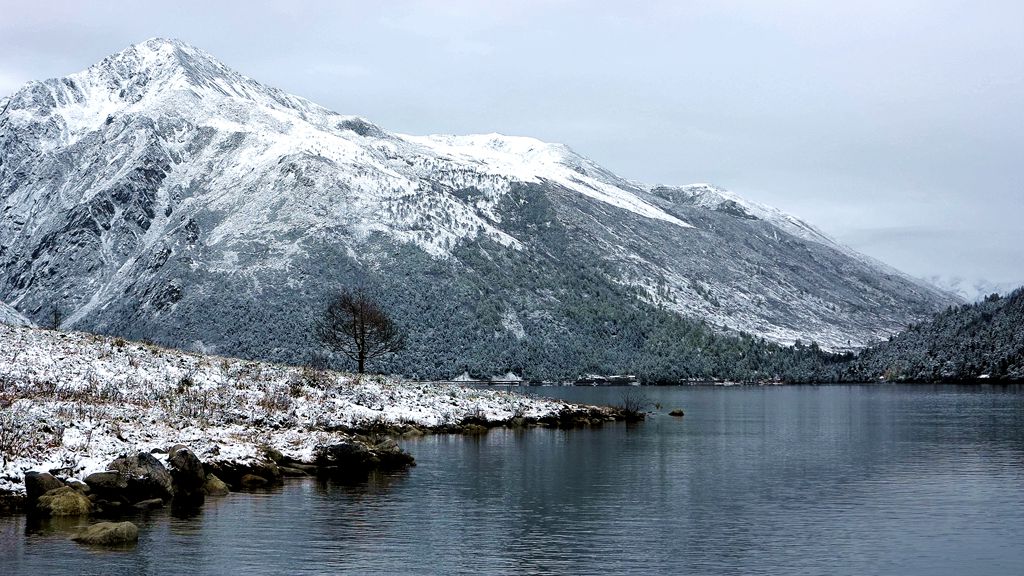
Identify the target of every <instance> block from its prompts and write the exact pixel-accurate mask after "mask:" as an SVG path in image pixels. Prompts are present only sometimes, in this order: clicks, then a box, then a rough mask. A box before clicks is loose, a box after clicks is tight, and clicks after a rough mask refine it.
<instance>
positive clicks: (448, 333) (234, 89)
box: [0, 39, 953, 376]
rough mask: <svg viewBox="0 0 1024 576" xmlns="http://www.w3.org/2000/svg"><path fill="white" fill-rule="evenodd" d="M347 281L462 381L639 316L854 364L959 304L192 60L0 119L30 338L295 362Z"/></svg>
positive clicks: (546, 166) (701, 205)
mask: <svg viewBox="0 0 1024 576" xmlns="http://www.w3.org/2000/svg"><path fill="white" fill-rule="evenodd" d="M353 282H359V283H362V284H363V285H364V286H366V287H367V288H368V289H372V290H374V291H376V292H377V293H378V294H379V295H380V297H381V298H382V299H383V300H385V301H386V302H388V303H390V305H391V307H392V308H393V309H394V310H395V311H396V315H398V316H399V317H400V319H401V321H402V322H403V323H405V324H406V325H407V326H408V327H409V328H410V332H411V335H412V338H411V339H410V347H409V349H408V350H407V351H406V352H405V353H404V355H403V356H402V357H401V358H400V359H399V360H396V362H398V364H397V366H398V367H399V368H400V369H410V367H416V368H415V370H416V371H417V373H418V374H420V375H449V376H454V375H455V374H459V373H461V372H463V370H464V368H466V367H467V366H466V365H464V363H467V362H469V364H471V365H469V366H468V367H469V368H471V369H473V368H475V367H476V368H480V369H484V368H482V367H479V366H475V365H472V362H476V360H473V361H472V362H470V361H467V360H466V359H467V358H470V359H474V358H475V359H481V358H488V359H489V360H487V361H486V362H485V363H487V362H490V363H497V364H501V365H502V366H504V368H501V367H500V366H498V368H497V369H499V370H502V371H503V370H505V369H508V368H514V367H515V365H517V363H518V364H521V363H522V362H534V361H535V360H536V359H537V358H539V357H541V356H543V355H544V354H545V350H547V351H548V352H547V353H548V354H551V353H555V352H558V351H559V350H560V351H561V352H560V353H562V354H571V353H572V352H571V351H566V350H563V349H562V348H560V347H561V346H563V344H562V343H561V342H562V341H564V340H574V339H576V340H578V341H576V342H574V344H573V346H574V347H573V348H572V350H576V349H579V350H587V351H590V352H588V354H590V355H594V354H598V355H600V352H599V351H600V350H603V349H611V348H614V347H615V346H618V345H619V342H620V341H621V340H622V337H623V336H624V335H627V334H632V332H631V331H630V330H631V328H629V327H628V326H624V325H622V324H628V322H626V321H625V320H623V319H622V318H619V320H617V321H615V322H612V321H611V320H609V318H618V316H616V314H620V313H621V311H622V310H624V309H630V310H634V311H637V312H638V313H640V312H643V311H648V312H650V311H655V310H659V311H662V312H665V311H667V312H669V313H670V314H672V315H679V316H685V317H695V318H701V319H705V320H707V321H708V322H709V323H711V324H713V325H714V326H717V327H718V328H719V329H723V330H741V331H746V332H749V333H752V334H755V335H760V336H764V337H765V338H767V339H770V340H774V341H778V342H784V343H785V342H792V341H794V340H797V339H803V340H805V341H810V340H813V341H817V342H818V343H819V344H821V345H823V346H827V347H833V348H844V347H847V346H858V345H861V344H863V343H865V342H866V341H868V340H871V339H874V338H879V337H883V336H887V335H888V334H891V333H892V332H894V331H896V330H898V329H899V328H901V327H903V326H905V325H906V324H907V323H908V322H911V321H916V320H920V319H922V318H923V317H925V316H927V315H928V314H929V313H930V312H932V311H934V310H936V309H937V308H940V307H943V306H945V305H947V304H949V303H951V302H952V301H953V298H952V297H951V296H950V295H948V294H946V293H943V292H940V291H938V290H936V289H934V288H932V287H930V286H928V285H927V284H924V283H921V282H918V281H914V280H911V279H909V278H907V277H906V276H904V275H902V274H900V273H898V272H896V271H894V270H892V269H889V268H886V267H884V266H881V265H878V264H877V263H874V262H872V261H870V260H868V259H866V258H865V257H863V256H860V255H859V254H856V253H854V252H853V251H851V250H849V249H848V248H846V247H844V246H841V245H839V244H837V243H836V242H834V241H833V240H831V239H830V238H828V237H827V236H825V235H824V234H822V233H821V232H819V231H818V230H816V229H815V228H814V227H812V226H810V225H808V224H806V223H804V222H802V221H800V220H799V219H797V218H795V217H793V216H790V215H787V214H785V213H782V212H780V211H778V210H775V209H772V208H768V207H765V206H760V205H758V204H755V203H752V202H747V201H745V200H743V199H742V198H740V197H738V196H736V195H735V194H732V193H730V192H727V191H724V190H721V189H718V188H715V187H713V186H709V185H703V184H700V185H692V186H684V187H665V186H648V185H643V184H639V183H636V182H632V181H629V180H625V179H623V178H620V177H618V176H616V175H614V174H612V173H610V172H609V171H607V170H605V169H603V168H601V167H600V166H598V165H596V164H595V163H593V162H591V161H590V160H587V159H586V158H583V157H582V156H580V155H578V154H576V153H574V152H573V151H572V150H570V149H569V148H568V147H566V146H563V145H559V144H548V143H545V142H541V141H539V140H535V139H532V138H525V137H510V136H503V135H500V134H485V135H472V136H407V135H402V134H395V133H391V132H387V131H385V130H383V129H382V128H380V127H378V126H376V125H374V124H372V123H370V122H368V121H366V120H364V119H362V118H359V117H355V116H344V115H340V114H337V113H334V112H331V111H329V110H326V109H324V108H322V107H320V106H317V105H316V104H313V103H311V102H309V101H306V100H304V99H302V98H299V97H296V96H292V95H289V94H286V93H284V92H281V91H280V90H276V89H273V88H269V87H266V86H263V85H262V84H260V83H258V82H256V81H254V80H252V79H249V78H247V77H245V76H242V75H241V74H238V73H237V72H234V71H232V70H230V69H228V68H227V67H225V66H224V65H223V64H221V63H219V62H218V61H217V60H216V59H215V58H213V57H212V56H210V55H209V54H207V53H206V52H204V51H202V50H199V49H197V48H195V47H192V46H190V45H188V44H185V43H182V42H179V41H175V40H163V39H153V40H148V41H146V42H143V43H141V44H138V45H135V46H132V47H129V48H128V49H126V50H124V51H123V52H120V53H118V54H114V55H112V56H110V57H108V58H106V59H104V60H103V61H101V62H99V63H98V64H96V65H94V66H92V67H91V68H89V69H87V70H85V71H83V72H80V73H77V74H72V75H70V76H68V77H65V78H58V79H51V80H46V81H42V82H31V83H29V84H28V85H26V86H25V87H24V88H22V89H21V90H20V91H18V92H17V93H16V94H14V95H13V96H11V97H10V98H8V99H5V100H0V299H2V300H4V301H6V302H8V303H11V304H12V305H14V306H15V307H16V308H17V309H19V310H20V311H21V312H22V313H24V314H25V315H26V316H28V317H29V318H31V319H35V320H37V321H40V320H42V318H43V317H45V316H46V315H47V314H49V313H50V312H51V310H52V308H53V307H59V308H61V309H62V310H63V311H64V313H65V316H66V322H65V325H67V326H71V327H76V328H82V329H89V330H94V331H100V332H107V333H117V334H123V335H125V336H129V337H144V338H151V339H154V340H157V341H161V342H164V343H166V344H171V345H182V344H188V343H193V342H196V343H201V344H202V345H203V346H205V347H210V346H213V347H216V348H217V349H218V350H219V351H220V352H223V353H235V354H243V355H252V356H262V357H267V358H271V359H282V360H300V359H303V358H305V357H306V356H307V355H308V354H309V351H310V350H311V349H312V344H311V339H310V336H309V334H308V323H309V321H310V319H311V318H312V317H313V316H314V315H315V314H316V313H317V311H318V309H319V307H320V306H321V305H322V301H323V299H324V298H325V296H326V294H327V292H328V291H329V290H330V289H333V288H336V287H337V286H339V285H344V284H351V283H353ZM581 310H582V311H584V312H581ZM609 310H614V311H616V312H615V313H610V312H609ZM651 314H653V312H651ZM649 316H650V314H646V313H645V314H641V316H639V317H643V318H647V317H649ZM616 322H618V324H617V325H614V326H613V325H611V324H616ZM641 336H642V335H641ZM641 336H637V337H641ZM630 337H631V338H632V336H630ZM616 338H619V340H615V339H616ZM492 352H493V354H492ZM510 354H511V356H509V355H510ZM492 356H493V357H494V358H500V359H498V360H494V359H492ZM524 359H525V360H524ZM605 360H606V359H603V357H591V358H589V359H588V360H587V362H589V363H590V364H591V365H592V366H591V368H592V369H591V371H594V370H596V369H599V368H601V367H608V366H610V365H611V364H615V363H614V362H611V363H609V362H605ZM481 362H483V360H481ZM497 364H495V366H497ZM421 366H422V368H420V367H421Z"/></svg>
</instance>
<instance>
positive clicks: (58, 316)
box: [50, 306, 64, 330]
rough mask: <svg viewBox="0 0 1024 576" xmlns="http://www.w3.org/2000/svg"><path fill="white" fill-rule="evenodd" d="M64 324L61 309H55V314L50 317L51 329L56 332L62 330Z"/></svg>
mask: <svg viewBox="0 0 1024 576" xmlns="http://www.w3.org/2000/svg"><path fill="white" fill-rule="evenodd" d="M63 322H64V313H63V312H61V311H60V308H57V307H56V306H54V307H53V313H52V314H51V316H50V327H51V328H53V329H54V330H60V326H61V324H62V323H63Z"/></svg>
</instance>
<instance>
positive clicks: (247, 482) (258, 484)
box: [238, 474, 270, 490]
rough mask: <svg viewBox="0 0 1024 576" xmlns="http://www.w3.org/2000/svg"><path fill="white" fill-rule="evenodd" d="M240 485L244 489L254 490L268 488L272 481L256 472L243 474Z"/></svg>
mask: <svg viewBox="0 0 1024 576" xmlns="http://www.w3.org/2000/svg"><path fill="white" fill-rule="evenodd" d="M238 483H239V485H240V486H241V487H242V489H244V490H253V489H257V488H266V487H267V485H268V484H270V481H268V480H267V479H266V478H264V477H263V476H257V475H255V474H243V475H242V477H241V478H240V479H239V480H238Z"/></svg>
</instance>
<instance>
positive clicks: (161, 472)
mask: <svg viewBox="0 0 1024 576" xmlns="http://www.w3.org/2000/svg"><path fill="white" fill-rule="evenodd" d="M107 469H108V470H116V471H117V472H119V473H120V474H121V475H122V476H123V477H124V478H125V483H126V486H125V489H124V492H123V493H122V497H121V499H122V500H123V501H125V502H128V503H129V504H134V503H136V502H141V501H142V500H151V499H153V498H160V499H161V500H164V501H169V500H170V499H171V496H172V495H173V494H174V490H173V481H172V479H171V474H170V472H168V471H167V468H165V467H164V465H163V464H161V463H160V461H159V460H157V459H156V458H155V457H154V456H153V455H152V454H150V453H149V452H139V453H137V454H136V455H134V456H122V457H120V458H118V459H116V460H114V461H113V462H111V463H110V465H109V466H107ZM87 482H88V481H87ZM90 486H91V485H90Z"/></svg>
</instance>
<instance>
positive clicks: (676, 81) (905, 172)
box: [0, 0, 1024, 284]
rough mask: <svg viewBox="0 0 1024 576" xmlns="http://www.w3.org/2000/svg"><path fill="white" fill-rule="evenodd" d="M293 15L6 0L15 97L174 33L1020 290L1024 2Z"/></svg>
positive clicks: (3, 86) (581, 6)
mask: <svg viewBox="0 0 1024 576" xmlns="http://www.w3.org/2000/svg"><path fill="white" fill-rule="evenodd" d="M293 4H296V5H297V4H299V2H262V3H261V2H255V1H248V2H237V3H232V2H223V1H216V2H214V1H211V0H204V1H203V2H159V3H157V2H153V3H145V2H138V1H130V2H104V3H99V2H88V3H87V2H80V1H72V2H53V1H50V2H45V3H39V2H14V1H12V0H0V96H2V95H7V94H10V93H12V92H14V91H15V90H17V89H18V87H19V86H20V85H21V84H22V83H24V82H26V81H28V80H31V79H42V78H46V77H54V76H63V75H66V74H68V73H71V72H75V71H78V70H80V69H83V68H85V67H87V66H89V65H90V64H93V63H95V62H96V61H98V60H100V59H101V58H102V57H104V56H106V55H108V54H110V53H113V52H117V51H119V50H121V49H123V48H125V47H126V46H128V45H129V44H133V43H135V42H139V41H141V40H144V39H146V38H149V37H153V36H165V37H175V38H180V39H182V40H184V41H187V42H190V43H192V44H195V45H197V46H199V47H201V48H204V49H206V50H207V51H209V52H211V53H212V54H213V55H215V56H217V57H218V58H220V59H221V60H222V61H223V62H225V63H226V64H227V65H229V66H231V67H233V68H235V69H236V70H238V71H240V72H242V73H243V74H246V75H248V76H251V77H253V78H255V79H257V80H259V81H261V82H263V83H265V84H269V85H272V86H276V87H279V88H282V89H284V90H287V91H289V92H292V93H295V94H298V95H301V96H305V97H307V98H309V99H311V100H314V101H316V102H318V103H320V104H322V105H324V106H326V107H328V108H331V109H333V110H336V111H338V112H341V113H345V114H358V115H361V116H364V117H366V118H368V119H369V120H371V121H373V122H375V123H377V124H379V125H381V126H383V127H384V128H386V129H389V130H392V131H398V132H405V133H413V134H423V133H435V132H445V133H474V132H501V133H505V134H515V135H528V136H535V137H538V138H541V139H543V140H548V141H555V142H563V143H566V144H568V145H570V146H571V147H572V148H573V149H575V150H576V151H577V152H580V153H582V154H584V155H585V156H588V157H590V158H592V159H594V160H596V161H597V162H599V163H601V164H603V165H605V166H607V167H608V168H610V169H612V170H613V171H615V172H617V173H618V174H620V175H621V176H624V177H627V178H631V179H635V180H641V181H646V182H651V183H662V184H686V183H692V182H711V183H714V184H717V185H719V186H722V187H725V188H728V189H731V190H733V191H735V192H737V193H739V194H741V195H743V196H745V197H747V198H749V199H751V200H755V201H759V202H763V203H766V204H770V205H774V206H777V207H779V208H782V209H784V210H787V211H789V212H792V213H794V214H796V215H798V216H800V217H802V218H804V219H805V220H808V221H809V222H811V223H812V224H815V225H817V226H818V227H819V228H821V229H823V230H824V231H825V232H827V233H829V234H831V235H832V236H834V237H836V238H838V239H839V240H840V241H843V242H845V243H847V244H849V245H851V246H853V247H854V248H857V249H859V250H860V251H862V252H865V253H867V254H869V255H871V256H875V257H877V258H879V259H881V260H883V261H885V262H888V263H890V264H892V265H894V266H896V267H898V268H900V269H902V270H905V271H907V272H909V273H911V274H914V275H918V276H931V275H940V276H947V277H948V276H961V277H964V278H967V279H971V280H974V279H986V280H989V281H993V282H999V283H1015V284H1024V224H1022V223H1024V2H1020V1H1019V0H1016V1H1005V2H1003V1H987V2H969V1H968V2H954V1H942V0H928V1H904V2H900V1H896V0H893V1H882V2H876V1H874V0H857V1H852V0H851V1H850V2H846V3H845V4H846V5H845V6H839V4H840V3H839V2H817V1H810V0H808V1H803V2H797V1H790V2H787V1H772V2H763V1H751V2H727V1H711V2H682V1H666V2H657V1H648V2H639V3H633V2H625V1H621V2H597V1H593V0H589V1H584V0H581V1H574V0H558V1H546V2H540V1H537V2H530V1H521V0H517V1H515V2H511V1H503V2H483V1H480V0H476V1H466V2H443V1H441V0H435V1H429V2H428V1H423V2H404V1H388V2H379V3H371V2H322V3H315V2H308V3H303V4H302V5H301V6H295V5H293ZM633 4H639V6H635V5H633Z"/></svg>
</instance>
